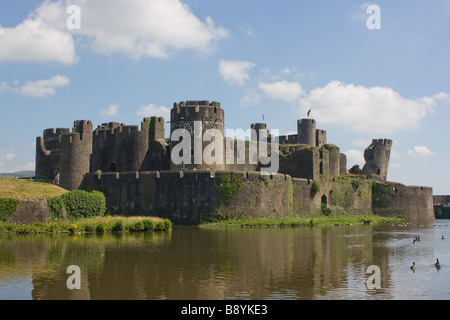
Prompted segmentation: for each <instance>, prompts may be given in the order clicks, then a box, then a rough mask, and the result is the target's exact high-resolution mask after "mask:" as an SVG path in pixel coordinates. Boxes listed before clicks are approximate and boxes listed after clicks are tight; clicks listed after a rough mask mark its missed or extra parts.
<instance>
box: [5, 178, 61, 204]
mask: <svg viewBox="0 0 450 320" xmlns="http://www.w3.org/2000/svg"><path fill="white" fill-rule="evenodd" d="M66 192H67V190H65V189H63V188H60V187H58V186H56V185H53V184H49V183H40V182H31V181H24V180H18V179H17V180H16V179H8V178H0V198H9V199H18V200H22V199H25V198H27V199H40V198H49V197H56V196H60V195H62V194H64V193H66Z"/></svg>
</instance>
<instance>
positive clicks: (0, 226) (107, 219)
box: [0, 216, 172, 235]
mask: <svg viewBox="0 0 450 320" xmlns="http://www.w3.org/2000/svg"><path fill="white" fill-rule="evenodd" d="M171 230H172V223H171V222H170V221H169V220H167V219H162V218H158V217H142V216H141V217H123V216H114V217H112V216H104V217H95V218H84V219H79V220H74V221H58V219H54V218H50V219H49V222H47V223H42V222H35V223H32V224H13V223H2V222H0V235H1V234H9V235H11V234H67V233H69V234H82V233H110V232H157V231H164V232H167V231H171Z"/></svg>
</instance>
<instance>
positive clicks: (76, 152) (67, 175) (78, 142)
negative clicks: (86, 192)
mask: <svg viewBox="0 0 450 320" xmlns="http://www.w3.org/2000/svg"><path fill="white" fill-rule="evenodd" d="M92 132H93V125H92V122H91V121H86V120H78V121H75V122H74V127H73V129H72V132H70V133H65V134H63V135H61V155H60V160H61V171H60V186H61V187H63V188H64V189H67V190H76V189H78V188H79V187H80V184H81V182H82V181H83V177H84V175H85V174H86V173H88V172H89V169H90V158H91V153H92Z"/></svg>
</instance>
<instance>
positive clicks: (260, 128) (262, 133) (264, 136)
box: [250, 123, 270, 142]
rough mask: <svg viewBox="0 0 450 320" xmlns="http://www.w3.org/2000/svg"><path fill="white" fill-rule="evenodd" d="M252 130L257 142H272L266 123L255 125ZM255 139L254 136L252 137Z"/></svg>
mask: <svg viewBox="0 0 450 320" xmlns="http://www.w3.org/2000/svg"><path fill="white" fill-rule="evenodd" d="M250 129H252V130H255V134H256V136H255V140H256V141H261V142H270V139H269V138H270V134H269V130H268V129H267V124H265V123H253V124H252V125H251V126H250ZM252 138H253V136H252Z"/></svg>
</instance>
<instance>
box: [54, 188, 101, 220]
mask: <svg viewBox="0 0 450 320" xmlns="http://www.w3.org/2000/svg"><path fill="white" fill-rule="evenodd" d="M47 203H48V206H49V209H50V215H51V217H52V218H58V219H63V217H64V210H65V211H66V212H67V218H68V219H69V220H76V219H80V218H90V217H102V216H103V215H104V214H105V211H106V198H105V195H104V194H103V193H101V192H99V191H92V192H87V191H82V190H74V191H70V192H67V193H65V194H63V195H61V196H60V197H53V198H49V199H48V200H47Z"/></svg>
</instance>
